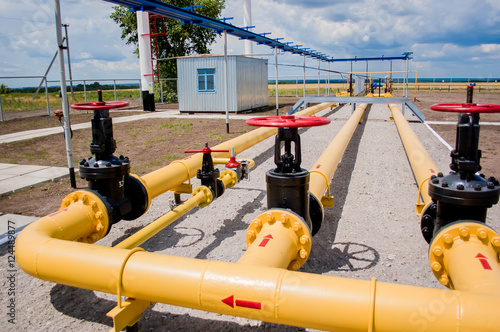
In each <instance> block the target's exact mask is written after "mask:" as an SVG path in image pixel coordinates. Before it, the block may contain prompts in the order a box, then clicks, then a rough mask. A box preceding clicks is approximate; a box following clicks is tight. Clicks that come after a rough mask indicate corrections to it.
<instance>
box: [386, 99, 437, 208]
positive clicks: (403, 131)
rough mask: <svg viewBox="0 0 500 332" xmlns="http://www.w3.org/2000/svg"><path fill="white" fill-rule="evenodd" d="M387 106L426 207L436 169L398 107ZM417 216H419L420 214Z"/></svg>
mask: <svg viewBox="0 0 500 332" xmlns="http://www.w3.org/2000/svg"><path fill="white" fill-rule="evenodd" d="M388 106H389V108H390V110H391V112H392V116H393V117H394V122H395V123H396V127H397V128H398V132H399V136H400V137H401V141H402V142H403V146H404V148H405V151H406V155H407V156H408V160H409V161H410V165H411V169H412V171H413V175H414V176H415V180H416V181H417V185H418V186H419V192H420V194H421V196H422V199H423V201H424V204H425V206H427V205H429V204H430V203H431V202H432V199H431V197H430V196H429V181H428V180H429V178H430V177H431V176H432V175H437V174H438V168H437V167H436V164H434V162H433V161H432V159H431V157H430V156H429V154H428V153H427V150H425V148H424V146H423V145H422V143H421V142H420V140H419V139H418V137H417V135H415V133H414V132H413V130H412V129H411V127H410V125H409V124H408V121H406V118H405V117H404V115H403V113H401V110H400V109H399V107H398V106H397V105H395V104H389V105H388ZM418 214H420V212H419V213H418Z"/></svg>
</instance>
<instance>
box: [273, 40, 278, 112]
mask: <svg viewBox="0 0 500 332" xmlns="http://www.w3.org/2000/svg"><path fill="white" fill-rule="evenodd" d="M274 61H275V63H276V66H275V67H276V69H275V72H276V80H275V81H276V115H279V102H278V94H279V92H278V47H275V48H274Z"/></svg>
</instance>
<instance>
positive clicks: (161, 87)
mask: <svg viewBox="0 0 500 332" xmlns="http://www.w3.org/2000/svg"><path fill="white" fill-rule="evenodd" d="M160 95H161V103H162V104H164V102H163V81H162V80H160Z"/></svg>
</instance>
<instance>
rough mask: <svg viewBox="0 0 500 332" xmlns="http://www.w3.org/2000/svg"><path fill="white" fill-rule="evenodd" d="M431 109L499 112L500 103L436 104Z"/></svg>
mask: <svg viewBox="0 0 500 332" xmlns="http://www.w3.org/2000/svg"><path fill="white" fill-rule="evenodd" d="M430 108H431V110H433V111H438V112H458V113H499V112H500V105H493V104H468V103H464V104H435V105H432V106H431V107H430Z"/></svg>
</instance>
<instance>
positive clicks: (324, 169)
mask: <svg viewBox="0 0 500 332" xmlns="http://www.w3.org/2000/svg"><path fill="white" fill-rule="evenodd" d="M367 106H368V104H360V105H359V106H358V108H356V110H355V111H354V113H353V114H352V115H351V117H350V118H349V120H348V121H347V123H346V124H345V125H344V126H343V127H342V129H341V130H340V132H339V133H338V134H337V135H336V136H335V138H334V139H333V141H332V142H331V143H330V145H329V146H328V148H326V150H325V151H324V152H323V154H322V155H321V156H320V157H319V158H318V160H317V161H316V163H315V164H314V165H313V167H312V168H311V169H310V171H309V172H310V173H311V178H310V182H309V191H310V193H311V194H313V195H314V196H315V197H316V198H317V199H318V200H319V201H321V198H322V197H323V194H324V193H325V190H326V189H327V188H329V185H330V181H331V179H332V177H333V174H334V173H335V170H336V169H337V166H338V164H339V163H340V160H341V159H342V156H343V154H344V151H345V149H346V148H347V145H348V144H349V142H350V140H351V137H352V135H353V134H354V131H355V130H356V128H357V126H358V123H360V121H361V120H362V118H363V112H364V111H365V109H366V107H367Z"/></svg>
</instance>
